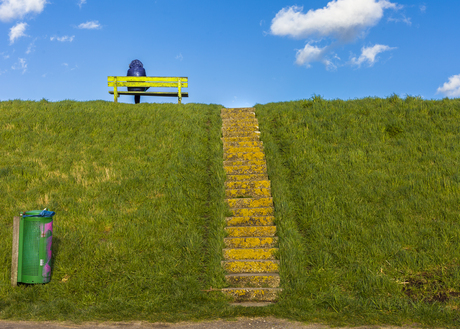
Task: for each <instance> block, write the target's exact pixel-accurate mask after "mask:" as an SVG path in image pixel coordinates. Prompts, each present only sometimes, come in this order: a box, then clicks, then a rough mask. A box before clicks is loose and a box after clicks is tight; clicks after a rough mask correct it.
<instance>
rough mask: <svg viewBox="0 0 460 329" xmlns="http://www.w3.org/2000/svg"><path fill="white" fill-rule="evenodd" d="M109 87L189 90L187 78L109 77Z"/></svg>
mask: <svg viewBox="0 0 460 329" xmlns="http://www.w3.org/2000/svg"><path fill="white" fill-rule="evenodd" d="M107 81H108V85H109V87H114V88H117V87H176V88H179V89H180V88H187V87H188V78H187V77H124V76H116V77H115V76H113V77H107Z"/></svg>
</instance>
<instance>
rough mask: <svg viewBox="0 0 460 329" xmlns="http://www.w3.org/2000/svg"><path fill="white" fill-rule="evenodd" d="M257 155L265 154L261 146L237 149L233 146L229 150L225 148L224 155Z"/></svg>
mask: <svg viewBox="0 0 460 329" xmlns="http://www.w3.org/2000/svg"><path fill="white" fill-rule="evenodd" d="M251 152H252V153H255V152H263V148H262V147H260V146H250V147H236V146H231V147H229V148H224V153H251Z"/></svg>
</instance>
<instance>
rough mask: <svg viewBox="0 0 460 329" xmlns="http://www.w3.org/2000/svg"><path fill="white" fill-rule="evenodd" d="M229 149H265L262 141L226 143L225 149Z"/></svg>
mask: <svg viewBox="0 0 460 329" xmlns="http://www.w3.org/2000/svg"><path fill="white" fill-rule="evenodd" d="M229 147H263V143H262V142H260V141H242V142H224V149H226V148H229Z"/></svg>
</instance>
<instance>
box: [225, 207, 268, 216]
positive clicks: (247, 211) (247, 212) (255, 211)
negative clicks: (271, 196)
mask: <svg viewBox="0 0 460 329" xmlns="http://www.w3.org/2000/svg"><path fill="white" fill-rule="evenodd" d="M230 211H231V212H232V214H233V216H237V217H248V216H274V214H275V211H274V209H273V208H272V207H267V208H231V209H230Z"/></svg>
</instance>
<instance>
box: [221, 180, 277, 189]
mask: <svg viewBox="0 0 460 329" xmlns="http://www.w3.org/2000/svg"><path fill="white" fill-rule="evenodd" d="M225 188H226V189H231V190H237V189H256V188H257V189H262V188H265V189H269V188H270V181H269V180H268V179H267V180H258V181H250V180H247V181H242V182H241V181H237V182H235V181H227V182H225Z"/></svg>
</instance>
